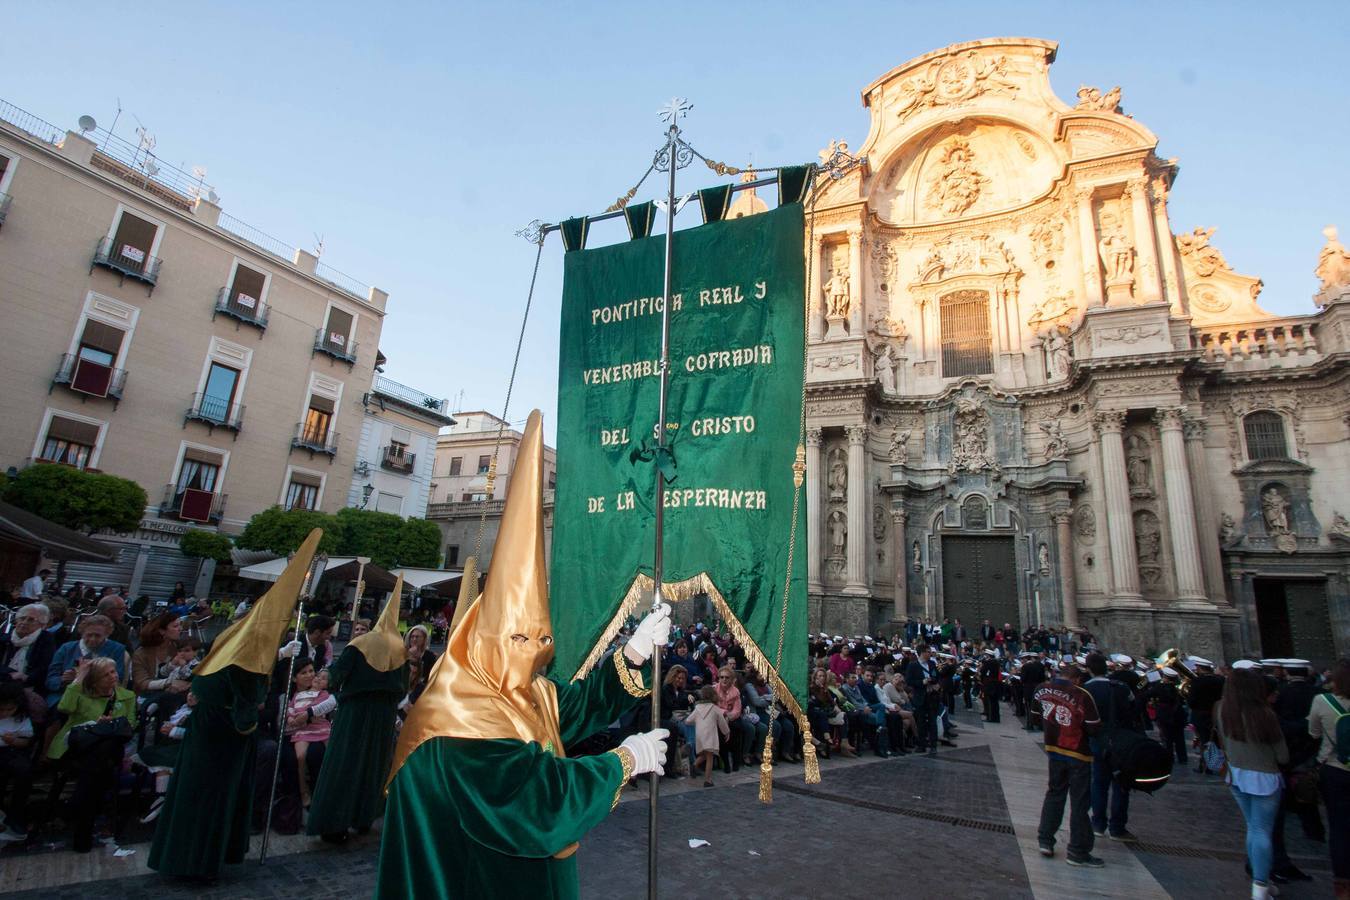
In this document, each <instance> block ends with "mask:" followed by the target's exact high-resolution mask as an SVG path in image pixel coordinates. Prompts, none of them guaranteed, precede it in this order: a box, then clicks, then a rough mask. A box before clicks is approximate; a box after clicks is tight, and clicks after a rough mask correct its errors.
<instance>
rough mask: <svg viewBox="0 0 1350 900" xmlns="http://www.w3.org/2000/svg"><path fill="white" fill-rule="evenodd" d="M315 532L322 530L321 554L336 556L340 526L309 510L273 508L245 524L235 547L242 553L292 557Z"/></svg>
mask: <svg viewBox="0 0 1350 900" xmlns="http://www.w3.org/2000/svg"><path fill="white" fill-rule="evenodd" d="M315 528H322V529H323V539H322V540H321V541H319V551H320V552H321V553H329V554H333V553H337V552H338V543H339V541H340V539H341V524H340V523H339V522H338V520H337V517H336V516H331V515H329V514H328V513H321V512H315V511H313V510H309V509H282V508H281V507H280V506H273V507H271V508H270V509H265V510H263V511H262V512H260V513H258V514H256V515H255V516H254V517H253V518H251V519H249V520H248V524H247V525H245V526H244V530H243V531H242V532H241V533H240V534H239V537H238V538H236V539H235V544H236V545H237V546H239V547H240V548H242V549H244V550H266V551H268V552H269V553H275V554H277V555H278V556H285V555H286V554H288V553H293V552H294V551H295V550H296V549H297V548H298V547H299V546H300V544H301V543H302V542H303V541H304V540H305V538H306V537H307V536H308V535H309V533H310V531H312V530H313V529H315Z"/></svg>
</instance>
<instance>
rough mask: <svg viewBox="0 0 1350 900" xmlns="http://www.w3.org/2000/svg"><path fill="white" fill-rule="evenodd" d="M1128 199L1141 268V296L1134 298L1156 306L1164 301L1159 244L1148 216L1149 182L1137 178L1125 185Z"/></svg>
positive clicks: (1135, 247) (1138, 268) (1135, 248)
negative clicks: (1154, 236) (1159, 269)
mask: <svg viewBox="0 0 1350 900" xmlns="http://www.w3.org/2000/svg"><path fill="white" fill-rule="evenodd" d="M1125 196H1126V197H1127V198H1128V199H1129V201H1130V212H1131V214H1132V218H1133V220H1134V252H1135V258H1136V259H1137V260H1138V265H1136V266H1135V274H1136V276H1137V278H1136V281H1137V283H1138V285H1139V292H1138V293H1137V294H1136V295H1135V297H1136V299H1138V301H1139V302H1140V303H1157V302H1159V301H1160V300H1162V282H1161V280H1160V279H1159V277H1158V253H1157V250H1156V249H1155V248H1156V247H1157V244H1156V243H1154V240H1153V220H1152V218H1151V217H1150V216H1149V214H1148V181H1147V179H1144V178H1138V179H1135V180H1134V181H1131V182H1129V183H1128V184H1127V185H1125Z"/></svg>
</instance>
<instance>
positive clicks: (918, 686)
mask: <svg viewBox="0 0 1350 900" xmlns="http://www.w3.org/2000/svg"><path fill="white" fill-rule="evenodd" d="M905 683H906V684H908V685H909V689H910V691H911V692H912V693H913V695H914V719H915V722H914V724H915V728H916V729H917V731H918V733H919V734H918V739H919V743H918V747H917V751H916V752H923V750H924V749H925V748H927V750H928V755H929V756H937V714H938V706H939V705H940V704H941V702H942V701H941V698H940V695H939V690H940V686H939V684H938V670H937V666H936V665H935V664H934V663H933V651H932V650H931V649H930V648H928V647H924V648H923V649H922V650H921V651H920V652H919V655H918V657H916V658H915V659H913V660H911V661H910V664H909V665H908V666H907V667H906V668H905Z"/></svg>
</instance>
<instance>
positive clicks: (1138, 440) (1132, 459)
mask: <svg viewBox="0 0 1350 900" xmlns="http://www.w3.org/2000/svg"><path fill="white" fill-rule="evenodd" d="M1150 450H1151V448H1150V447H1149V443H1148V441H1146V440H1145V439H1144V438H1143V437H1142V436H1140V435H1137V434H1132V435H1130V437H1129V439H1127V440H1126V441H1125V477H1126V478H1127V479H1128V480H1129V483H1130V496H1131V497H1152V496H1153V460H1152V458H1151V457H1152V454H1151V452H1150Z"/></svg>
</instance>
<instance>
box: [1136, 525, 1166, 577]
mask: <svg viewBox="0 0 1350 900" xmlns="http://www.w3.org/2000/svg"><path fill="white" fill-rule="evenodd" d="M1134 545H1135V551H1136V553H1137V554H1138V557H1139V580H1140V582H1141V583H1142V584H1143V585H1144V586H1145V587H1149V588H1156V587H1160V586H1161V585H1162V528H1161V526H1160V525H1159V524H1158V517H1157V516H1155V515H1154V514H1153V513H1151V512H1149V511H1147V510H1142V511H1140V512H1137V513H1135V514H1134Z"/></svg>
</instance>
